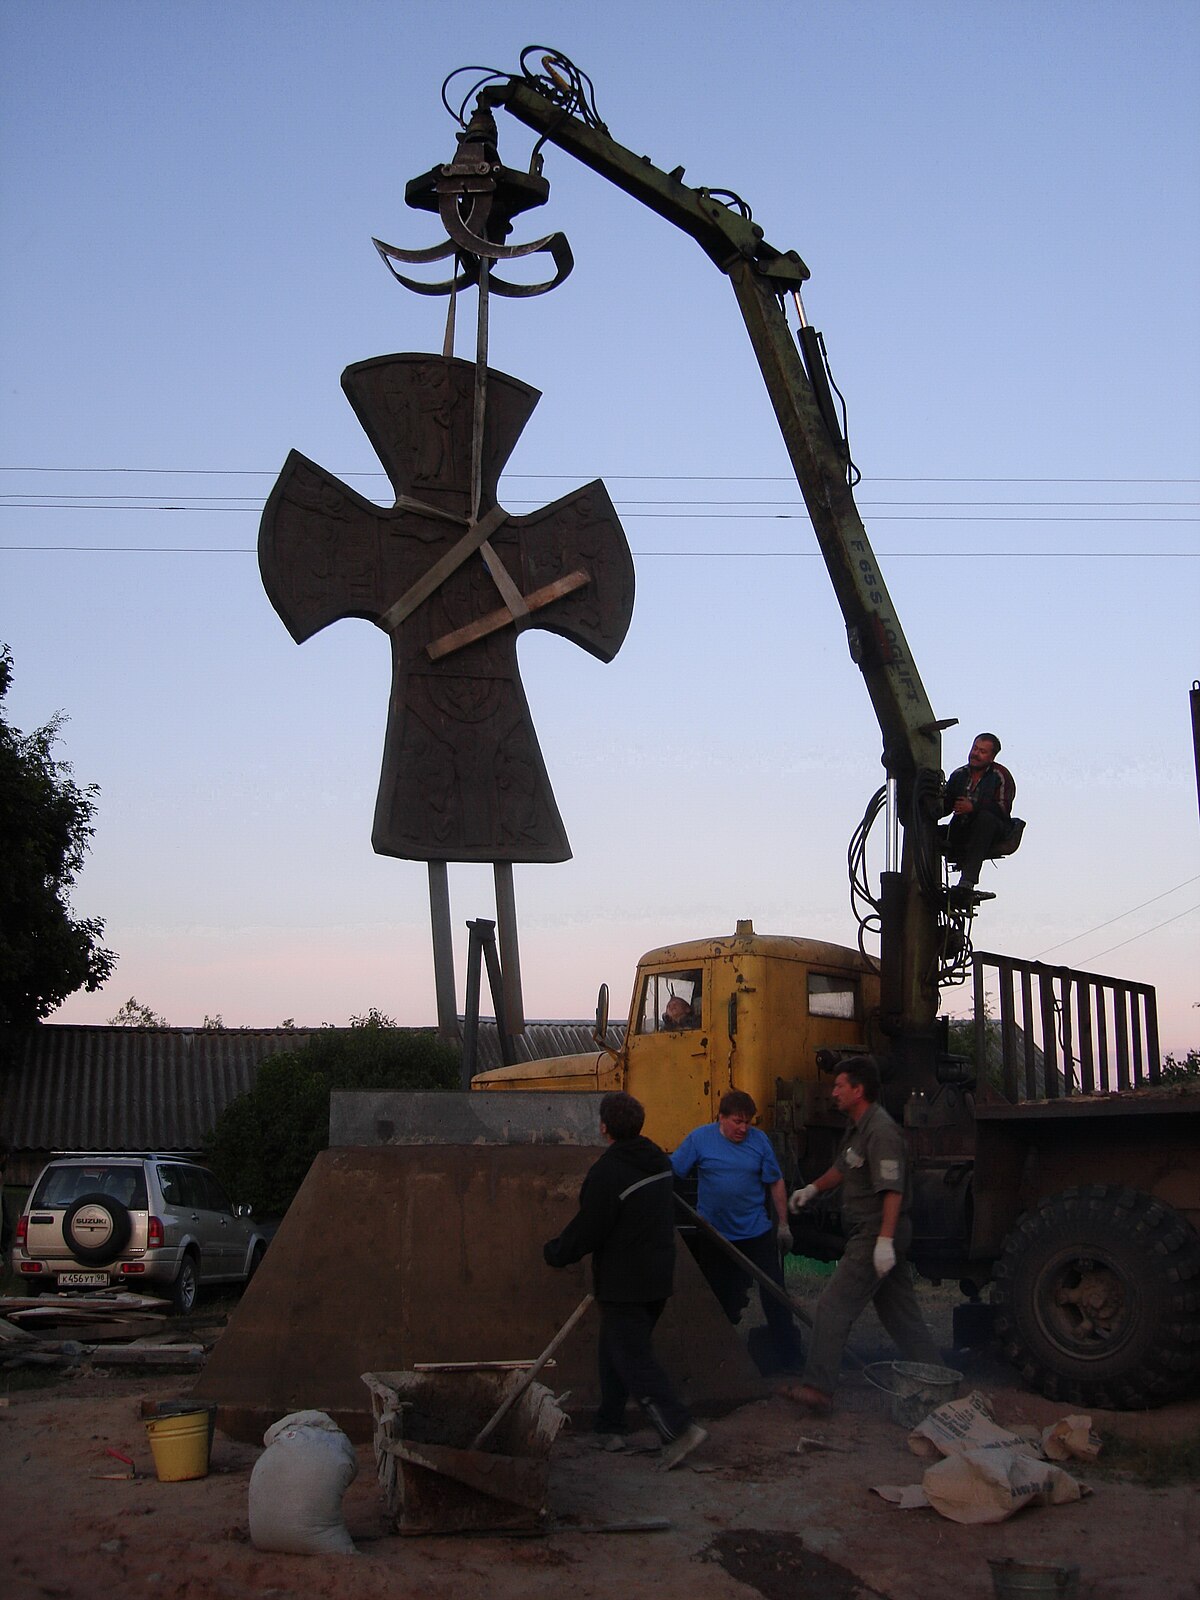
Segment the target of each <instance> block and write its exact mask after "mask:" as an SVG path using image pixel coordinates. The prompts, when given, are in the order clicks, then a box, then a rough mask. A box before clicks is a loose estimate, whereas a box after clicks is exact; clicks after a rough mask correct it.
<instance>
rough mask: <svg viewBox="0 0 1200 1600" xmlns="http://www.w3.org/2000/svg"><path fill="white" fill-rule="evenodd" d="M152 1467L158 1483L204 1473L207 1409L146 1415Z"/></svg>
mask: <svg viewBox="0 0 1200 1600" xmlns="http://www.w3.org/2000/svg"><path fill="white" fill-rule="evenodd" d="M146 1434H147V1436H148V1438H149V1440H150V1449H151V1450H152V1451H153V1452H154V1470H155V1472H156V1473H157V1474H158V1481H159V1482H160V1483H180V1482H182V1481H183V1480H184V1479H185V1478H206V1477H207V1476H208V1446H209V1429H208V1409H207V1407H206V1408H205V1409H204V1410H203V1411H187V1412H184V1413H183V1415H181V1416H177V1417H150V1418H149V1419H148V1420H147V1422H146Z"/></svg>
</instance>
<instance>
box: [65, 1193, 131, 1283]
mask: <svg viewBox="0 0 1200 1600" xmlns="http://www.w3.org/2000/svg"><path fill="white" fill-rule="evenodd" d="M62 1231H63V1243H64V1244H65V1245H66V1247H67V1249H68V1250H69V1251H70V1252H71V1254H72V1255H73V1256H74V1257H75V1259H76V1260H77V1261H85V1262H87V1264H88V1265H89V1266H95V1267H106V1266H107V1265H108V1263H109V1262H110V1261H115V1260H116V1259H117V1257H118V1256H119V1255H120V1254H121V1252H122V1250H124V1248H125V1246H126V1245H127V1244H128V1243H129V1236H130V1234H131V1233H132V1232H133V1224H132V1222H131V1221H130V1218H129V1212H128V1210H127V1209H126V1207H125V1206H123V1205H122V1204H121V1202H120V1201H119V1200H114V1199H113V1197H112V1195H110V1194H84V1195H80V1197H79V1199H78V1200H76V1201H75V1202H74V1204H73V1205H70V1206H68V1207H67V1209H66V1211H65V1212H64V1213H63V1224H62Z"/></svg>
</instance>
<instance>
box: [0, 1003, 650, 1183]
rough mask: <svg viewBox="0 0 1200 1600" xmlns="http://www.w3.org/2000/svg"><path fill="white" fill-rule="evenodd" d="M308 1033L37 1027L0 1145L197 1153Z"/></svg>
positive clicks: (3, 1116) (523, 1051)
mask: <svg viewBox="0 0 1200 1600" xmlns="http://www.w3.org/2000/svg"><path fill="white" fill-rule="evenodd" d="M315 1031H317V1030H315V1029H308V1028H110V1027H91V1026H88V1027H84V1026H72V1025H70V1024H66V1023H55V1022H46V1023H42V1024H40V1025H39V1026H38V1027H36V1028H33V1029H31V1030H30V1031H29V1033H28V1034H27V1035H26V1036H25V1038H24V1040H23V1041H22V1042H21V1044H20V1045H19V1046H18V1049H17V1052H16V1057H15V1061H14V1063H13V1065H12V1066H11V1068H10V1069H9V1070H7V1071H4V1072H3V1073H2V1074H0V1140H2V1141H3V1142H4V1143H5V1144H7V1145H8V1146H9V1148H10V1149H11V1150H12V1151H13V1152H14V1153H16V1152H19V1151H22V1150H137V1149H148V1150H199V1149H200V1148H201V1147H202V1146H203V1143H204V1140H205V1137H206V1136H207V1135H208V1133H210V1132H211V1130H212V1128H213V1127H214V1125H215V1124H216V1120H217V1118H218V1117H219V1116H220V1114H221V1112H222V1111H223V1110H224V1109H225V1107H226V1106H227V1105H228V1104H229V1102H230V1101H231V1100H233V1099H235V1098H236V1097H237V1096H238V1095H239V1094H244V1093H245V1092H246V1091H247V1090H248V1089H250V1088H252V1087H253V1085H254V1080H255V1078H256V1077H257V1074H258V1069H259V1067H260V1066H261V1064H262V1063H263V1062H264V1061H265V1060H266V1059H267V1058H268V1057H269V1056H272V1055H276V1054H278V1052H280V1051H282V1050H298V1049H300V1048H301V1047H302V1046H304V1045H305V1044H307V1043H308V1041H309V1039H310V1038H311V1037H312V1034H313V1033H314V1032H315ZM337 1031H339V1032H342V1031H345V1030H341V1029H339V1030H337ZM412 1031H416V1030H412ZM623 1032H624V1029H623V1028H612V1029H610V1030H609V1038H610V1041H611V1042H613V1043H614V1044H619V1042H620V1038H621V1036H622V1034H623ZM594 1048H595V1046H594V1045H593V1043H592V1037H591V1026H590V1024H588V1023H582V1022H532V1023H529V1024H528V1025H527V1027H526V1031H525V1033H524V1034H523V1035H521V1036H519V1037H518V1039H517V1053H518V1056H519V1058H520V1059H521V1060H523V1061H535V1060H539V1059H541V1058H542V1057H545V1056H561V1055H576V1054H580V1053H582V1052H584V1051H587V1050H591V1049H594ZM500 1065H501V1060H500V1044H499V1039H498V1037H497V1033H496V1026H495V1023H489V1022H481V1023H480V1025H479V1052H478V1069H477V1070H479V1071H481V1072H483V1071H488V1070H490V1069H491V1068H492V1067H498V1066H500Z"/></svg>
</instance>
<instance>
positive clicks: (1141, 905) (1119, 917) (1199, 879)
mask: <svg viewBox="0 0 1200 1600" xmlns="http://www.w3.org/2000/svg"><path fill="white" fill-rule="evenodd" d="M1193 883H1200V873H1197V874H1196V876H1195V877H1194V878H1185V879H1184V880H1183V882H1182V883H1177V884H1176V885H1175V886H1174V888H1172V889H1164V890H1163V892H1162V893H1161V894H1153V895H1151V896H1150V898H1149V900H1141V901H1139V902H1138V904H1137V905H1136V906H1130V907H1129V910H1128V911H1118V912H1117V914H1116V916H1115V917H1109V918H1108V920H1107V921H1106V922H1098V923H1097V924H1096V926H1095V927H1094V928H1085V929H1084V930H1083V932H1082V933H1074V934H1072V935H1071V937H1070V938H1069V939H1060V940H1059V942H1058V943H1057V944H1051V945H1047V946H1046V948H1045V949H1044V950H1039V951H1038V953H1037V954H1036V955H1035V956H1034V958H1033V959H1034V960H1035V961H1040V960H1041V959H1042V957H1043V956H1048V955H1049V954H1050V952H1051V951H1052V950H1061V949H1062V948H1063V947H1064V945H1068V944H1076V943H1078V941H1079V940H1080V939H1087V938H1090V937H1091V935H1092V934H1093V933H1099V932H1100V930H1101V928H1111V927H1112V925H1113V923H1114V922H1123V921H1124V920H1125V918H1126V917H1131V916H1133V914H1134V912H1135V911H1144V910H1145V909H1146V907H1147V906H1152V905H1156V904H1157V903H1158V901H1159V900H1165V899H1166V898H1167V896H1168V895H1172V894H1178V893H1179V891H1180V889H1186V888H1187V887H1188V886H1189V884H1193ZM1159 926H1160V927H1161V926H1163V924H1161V923H1160V924H1159ZM1147 932H1153V929H1147ZM1112 948H1113V949H1116V948H1117V947H1116V946H1115V945H1114V946H1113V947H1112ZM1106 953H1107V952H1105V951H1103V950H1101V951H1100V952H1099V954H1100V955H1105V954H1106ZM1089 959H1091V958H1090V957H1089Z"/></svg>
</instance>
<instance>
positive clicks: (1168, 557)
mask: <svg viewBox="0 0 1200 1600" xmlns="http://www.w3.org/2000/svg"><path fill="white" fill-rule="evenodd" d="M3 550H8V551H13V552H18V551H23V552H25V553H26V554H36V553H39V552H40V553H41V554H44V555H53V554H62V553H64V552H70V551H86V552H90V553H91V554H92V555H165V556H174V555H229V556H253V555H257V554H258V552H257V550H256V549H255V547H254V546H253V545H248V544H240V545H199V544H196V545H192V544H0V551H3ZM878 553H879V555H880V556H882V557H883V558H884V559H885V560H887V561H1077V560H1078V559H1079V558H1080V557H1081V556H1086V557H1087V558H1088V559H1089V560H1095V561H1196V560H1200V550H1197V551H1191V550H1144V549H1143V550H1082V549H1077V550H880V551H879V552H878ZM630 554H631V555H633V556H636V557H637V558H638V560H639V561H650V560H664V561H819V560H821V559H822V556H821V552H820V551H819V550H631V551H630Z"/></svg>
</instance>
